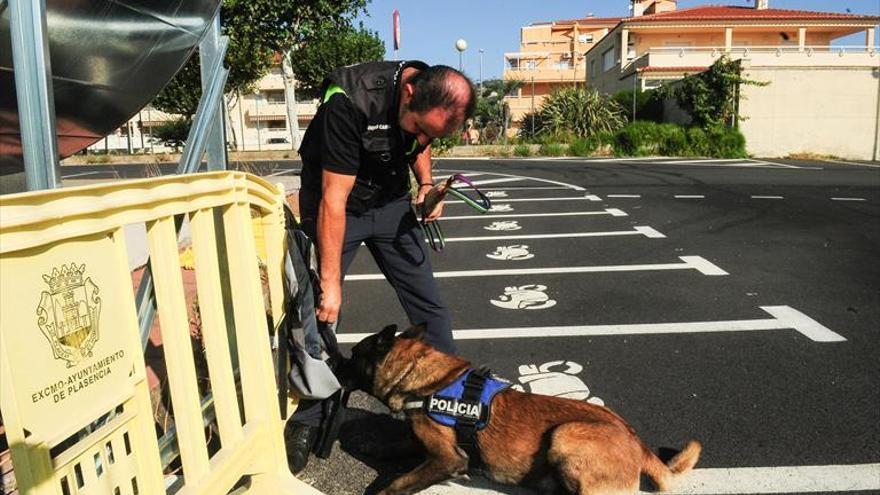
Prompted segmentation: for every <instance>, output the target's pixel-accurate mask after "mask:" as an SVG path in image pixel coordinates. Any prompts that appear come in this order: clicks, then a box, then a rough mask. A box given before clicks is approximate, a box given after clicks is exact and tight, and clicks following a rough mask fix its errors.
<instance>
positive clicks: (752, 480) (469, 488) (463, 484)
mask: <svg viewBox="0 0 880 495" xmlns="http://www.w3.org/2000/svg"><path fill="white" fill-rule="evenodd" d="M878 472H880V463H875V464H843V465H829V466H776V467H744V468H704V469H694V470H693V471H691V472H689V473H687V474H685V475H684V476H682V477H681V479H680V480H678V483H677V484H674V485H673V486H672V489H671V490H670V491H668V492H664V493H667V494H669V495H728V494H739V493H753V494H765V493H820V492H856V491H866V492H868V491H873V492H876V491H878V490H880V475H878ZM419 493H422V494H425V495H535V494H537V492H535V491H532V490H528V489H526V488H521V487H514V486H504V485H499V484H497V483H493V482H491V481H488V480H487V479H485V478H483V477H477V476H475V477H473V478H471V479H470V480H469V481H461V480H456V481H449V482H446V483H443V484H439V485H434V486H432V487H429V488H427V489H425V490H423V491H421V492H419ZM639 493H640V494H648V493H654V492H639Z"/></svg>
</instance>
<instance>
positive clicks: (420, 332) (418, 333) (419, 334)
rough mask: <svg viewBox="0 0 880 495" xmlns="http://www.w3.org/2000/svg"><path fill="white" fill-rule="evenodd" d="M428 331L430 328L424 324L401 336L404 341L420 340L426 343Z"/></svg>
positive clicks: (409, 329) (408, 329)
mask: <svg viewBox="0 0 880 495" xmlns="http://www.w3.org/2000/svg"><path fill="white" fill-rule="evenodd" d="M427 329H428V328H427V327H426V326H425V325H423V324H419V325H413V326H411V327H409V328H407V329H406V331H405V332H403V333H402V334H400V337H401V338H403V339H412V340H420V341H423V342H424V340H425V332H426V331H427Z"/></svg>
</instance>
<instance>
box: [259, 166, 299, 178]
mask: <svg viewBox="0 0 880 495" xmlns="http://www.w3.org/2000/svg"><path fill="white" fill-rule="evenodd" d="M295 170H296V169H293V168H285V169H284V170H280V171H278V172H275V173H272V174H269V175H266V176H265V177H275V176H276V175H285V174H287V173H290V172H294V171H295Z"/></svg>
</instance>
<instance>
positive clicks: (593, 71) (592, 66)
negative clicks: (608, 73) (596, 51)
mask: <svg viewBox="0 0 880 495" xmlns="http://www.w3.org/2000/svg"><path fill="white" fill-rule="evenodd" d="M590 77H596V60H595V59H593V60H590Z"/></svg>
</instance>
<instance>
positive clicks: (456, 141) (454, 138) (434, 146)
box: [431, 132, 463, 156]
mask: <svg viewBox="0 0 880 495" xmlns="http://www.w3.org/2000/svg"><path fill="white" fill-rule="evenodd" d="M462 143H463V141H462V139H461V133H460V132H455V133H453V134H451V135H449V136H444V137H441V138H437V139H435V140H433V141H431V154H432V155H437V156H440V155H444V154H446V153H447V152H449V150H451V149H452V148H453V147H455V146H458V145H460V144H462Z"/></svg>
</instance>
